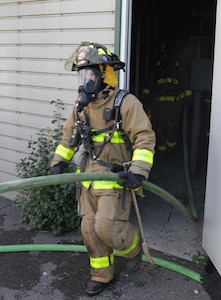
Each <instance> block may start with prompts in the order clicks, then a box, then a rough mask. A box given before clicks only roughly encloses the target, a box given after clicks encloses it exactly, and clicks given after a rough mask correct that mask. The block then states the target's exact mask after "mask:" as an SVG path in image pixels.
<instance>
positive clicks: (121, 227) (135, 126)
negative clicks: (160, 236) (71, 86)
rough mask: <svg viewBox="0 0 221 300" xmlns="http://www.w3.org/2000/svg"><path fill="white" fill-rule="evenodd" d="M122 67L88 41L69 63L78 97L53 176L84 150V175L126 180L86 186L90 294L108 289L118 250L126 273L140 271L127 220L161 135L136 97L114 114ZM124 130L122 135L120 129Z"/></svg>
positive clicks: (82, 200) (83, 207) (82, 204)
mask: <svg viewBox="0 0 221 300" xmlns="http://www.w3.org/2000/svg"><path fill="white" fill-rule="evenodd" d="M124 66H125V64H124V63H123V62H121V61H120V60H119V58H118V56H117V55H116V54H114V53H112V52H110V50H108V49H107V48H106V47H105V46H103V45H101V44H98V43H89V42H82V43H81V44H80V45H79V47H78V48H77V49H76V50H75V51H74V53H73V54H72V55H71V56H70V58H69V59H68V60H67V61H66V63H65V69H66V70H67V71H77V75H78V78H79V83H80V85H79V97H78V100H77V101H76V103H75V104H74V106H73V111H72V112H71V114H70V115H69V117H68V118H67V120H66V122H65V124H64V126H63V138H62V141H61V143H60V144H59V145H58V146H57V148H56V150H55V153H54V157H53V160H52V163H51V166H52V172H53V174H59V173H62V172H63V171H64V169H65V167H66V166H67V164H68V163H69V162H70V161H71V160H72V158H73V156H74V154H75V153H77V150H78V149H79V148H80V149H81V155H80V159H79V164H78V166H77V167H78V168H77V171H78V172H104V173H106V172H108V173H109V172H115V173H118V174H119V178H124V180H122V179H121V184H120V183H118V182H109V181H102V180H99V181H92V182H91V181H82V182H81V187H80V197H79V202H78V212H79V215H80V216H81V232H82V237H83V242H84V244H85V246H86V247H87V250H88V255H89V262H90V281H89V282H88V284H87V287H86V292H87V294H88V295H90V296H93V295H95V294H97V293H99V292H100V291H102V290H103V289H104V288H105V287H106V286H107V285H108V283H109V282H111V281H112V279H113V278H114V255H113V249H116V250H118V252H119V255H121V256H123V257H125V258H126V263H125V267H126V269H127V271H128V272H133V271H135V270H136V269H137V268H138V267H139V265H140V262H141V255H142V249H141V248H142V247H141V241H140V235H139V232H137V230H135V228H134V227H133V226H132V224H131V223H130V222H129V215H130V208H131V203H132V198H131V193H130V189H135V191H137V193H138V192H139V191H140V190H142V188H141V187H140V186H141V181H142V180H143V179H147V178H148V174H149V172H150V170H151V167H152V165H153V159H154V147H155V133H154V131H153V130H152V128H151V123H150V120H149V119H148V117H147V116H146V114H145V112H144V110H143V106H142V104H141V102H140V101H139V100H138V99H137V98H136V97H135V96H134V95H132V94H129V93H128V94H127V95H126V96H125V97H124V100H123V101H122V104H121V108H120V120H117V118H116V116H115V114H116V109H114V108H113V104H114V100H115V98H116V96H117V95H118V92H119V88H117V84H118V80H117V77H116V74H115V71H118V70H120V69H124ZM119 128H122V130H124V131H120V132H119ZM122 133H124V134H125V136H124V134H122ZM126 136H127V137H128V138H129V139H126ZM128 141H130V143H131V146H132V148H131V149H132V152H131V151H130V150H129V147H128V146H127V142H128ZM80 145H81V146H80ZM127 161H131V165H130V167H129V169H128V170H124V169H123V163H124V162H127ZM122 182H123V183H122ZM77 190H78V189H77ZM123 191H124V192H125V193H126V196H125V197H124V196H123V195H124V193H123Z"/></svg>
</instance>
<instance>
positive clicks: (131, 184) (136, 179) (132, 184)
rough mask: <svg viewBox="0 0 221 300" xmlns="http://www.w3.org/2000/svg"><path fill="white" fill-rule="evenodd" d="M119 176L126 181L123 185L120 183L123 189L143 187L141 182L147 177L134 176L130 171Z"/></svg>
mask: <svg viewBox="0 0 221 300" xmlns="http://www.w3.org/2000/svg"><path fill="white" fill-rule="evenodd" d="M118 176H119V177H120V178H124V179H126V180H125V181H124V182H123V183H120V182H119V184H120V185H122V186H123V187H125V188H129V189H136V188H137V187H139V186H141V181H142V180H144V179H145V177H144V176H143V175H140V174H134V173H132V172H130V171H128V172H124V171H122V172H119V173H118Z"/></svg>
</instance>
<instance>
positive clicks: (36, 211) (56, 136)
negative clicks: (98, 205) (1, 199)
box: [15, 100, 80, 235]
mask: <svg viewBox="0 0 221 300" xmlns="http://www.w3.org/2000/svg"><path fill="white" fill-rule="evenodd" d="M51 104H54V105H55V107H56V110H55V111H54V112H53V120H52V122H51V123H52V124H54V126H53V127H55V129H50V128H45V129H40V130H39V132H37V133H36V136H37V138H36V140H33V139H31V140H30V141H29V142H28V149H30V154H29V156H27V157H25V158H24V159H21V160H20V161H19V163H17V164H16V171H17V173H18V177H20V178H30V177H37V176H45V175H50V174H51V168H50V162H51V160H52V157H53V154H54V150H55V148H56V147H57V145H58V143H59V142H60V140H61V137H62V125H61V123H62V122H63V121H64V118H62V114H61V111H62V110H64V107H63V103H62V102H61V101H60V100H56V101H51ZM75 169H76V166H75V164H74V163H73V162H71V163H70V164H69V166H68V167H67V168H66V170H65V173H72V172H74V171H75ZM75 191H76V186H75V183H71V184H60V185H50V186H41V187H37V188H36V187H33V188H32V187H31V188H28V189H25V190H23V191H20V192H19V193H18V195H17V197H16V199H15V203H16V207H17V208H18V210H19V212H20V218H21V222H23V223H27V224H29V225H30V226H31V227H32V228H33V229H43V230H50V231H51V232H52V233H53V234H54V235H61V234H62V233H64V232H67V231H71V230H79V228H80V217H79V216H78V215H77V202H76V200H75Z"/></svg>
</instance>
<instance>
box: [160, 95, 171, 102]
mask: <svg viewBox="0 0 221 300" xmlns="http://www.w3.org/2000/svg"><path fill="white" fill-rule="evenodd" d="M157 100H158V101H160V102H163V101H170V102H173V101H175V100H176V97H175V96H160V97H158V98H157Z"/></svg>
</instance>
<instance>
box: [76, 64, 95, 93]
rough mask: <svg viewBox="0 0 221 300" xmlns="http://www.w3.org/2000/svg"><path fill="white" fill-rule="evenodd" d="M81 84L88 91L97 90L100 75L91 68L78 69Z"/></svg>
mask: <svg viewBox="0 0 221 300" xmlns="http://www.w3.org/2000/svg"><path fill="white" fill-rule="evenodd" d="M78 79H79V86H82V87H83V88H84V90H85V92H86V93H94V92H96V90H97V88H98V84H99V75H98V73H97V72H96V71H94V70H91V69H81V70H79V71H78Z"/></svg>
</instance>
